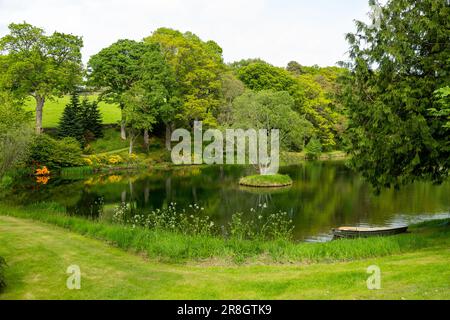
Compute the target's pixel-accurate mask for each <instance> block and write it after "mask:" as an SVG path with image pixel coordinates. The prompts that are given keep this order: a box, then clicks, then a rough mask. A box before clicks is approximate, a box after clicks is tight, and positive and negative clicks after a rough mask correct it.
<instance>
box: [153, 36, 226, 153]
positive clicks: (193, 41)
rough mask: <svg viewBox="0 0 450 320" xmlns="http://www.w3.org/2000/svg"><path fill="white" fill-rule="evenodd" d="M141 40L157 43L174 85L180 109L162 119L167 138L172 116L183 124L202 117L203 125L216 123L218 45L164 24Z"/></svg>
mask: <svg viewBox="0 0 450 320" xmlns="http://www.w3.org/2000/svg"><path fill="white" fill-rule="evenodd" d="M145 42H147V43H153V44H158V45H159V46H160V47H161V50H162V53H163V54H164V57H165V59H166V61H167V62H168V64H169V65H170V66H171V68H172V71H173V73H174V76H175V80H176V82H177V85H178V91H179V97H180V110H179V112H178V113H177V115H176V117H175V118H172V119H165V122H166V128H167V138H169V139H166V140H167V142H170V131H171V126H172V124H173V123H174V121H176V120H178V121H181V122H183V123H185V124H191V123H192V122H193V121H194V120H202V121H203V122H204V124H205V125H212V126H214V125H216V119H215V117H214V116H213V114H214V111H215V110H216V109H217V108H218V107H219V106H220V105H221V101H222V95H221V93H222V92H221V87H222V79H221V74H222V72H223V70H224V64H223V59H222V49H221V48H220V47H219V46H218V45H217V44H216V43H215V42H213V41H207V42H204V41H202V40H201V39H200V38H199V37H197V36H196V35H194V34H192V33H190V32H186V33H181V32H179V31H176V30H172V29H167V28H160V29H158V30H156V31H155V32H154V33H153V34H152V35H151V36H150V37H148V38H146V39H145ZM168 147H169V146H168Z"/></svg>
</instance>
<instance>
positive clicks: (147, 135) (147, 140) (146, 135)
mask: <svg viewBox="0 0 450 320" xmlns="http://www.w3.org/2000/svg"><path fill="white" fill-rule="evenodd" d="M144 144H145V148H147V151H148V146H149V145H150V136H149V134H148V129H145V130H144Z"/></svg>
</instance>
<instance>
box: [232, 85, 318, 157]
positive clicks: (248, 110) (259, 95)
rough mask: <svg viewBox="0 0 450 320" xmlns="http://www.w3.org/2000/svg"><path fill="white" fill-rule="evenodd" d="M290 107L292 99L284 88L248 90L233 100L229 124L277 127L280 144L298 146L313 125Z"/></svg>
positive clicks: (294, 147) (301, 146) (247, 126)
mask: <svg viewBox="0 0 450 320" xmlns="http://www.w3.org/2000/svg"><path fill="white" fill-rule="evenodd" d="M293 108H294V100H293V99H292V97H291V96H290V95H289V93H288V92H286V91H279V92H276V91H271V90H263V91H259V92H254V91H250V90H248V91H246V92H245V93H244V94H243V95H241V96H239V97H237V98H236V99H235V100H234V102H233V110H232V121H231V124H232V125H233V126H234V127H236V128H244V129H266V130H268V131H270V130H272V129H279V130H280V143H281V146H282V147H284V148H285V149H291V150H292V149H294V150H295V149H297V150H302V149H303V148H304V146H305V141H306V139H309V137H311V135H312V134H313V126H312V124H311V123H310V122H309V121H308V120H306V119H305V117H304V116H300V115H299V114H298V113H297V112H295V111H294V110H293Z"/></svg>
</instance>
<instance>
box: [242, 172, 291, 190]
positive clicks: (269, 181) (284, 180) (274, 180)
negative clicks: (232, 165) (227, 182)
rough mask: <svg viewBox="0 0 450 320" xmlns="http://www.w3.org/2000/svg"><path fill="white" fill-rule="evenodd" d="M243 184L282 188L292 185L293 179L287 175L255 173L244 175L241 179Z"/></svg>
mask: <svg viewBox="0 0 450 320" xmlns="http://www.w3.org/2000/svg"><path fill="white" fill-rule="evenodd" d="M239 184H240V185H241V186H247V187H257V188H280V187H286V186H290V185H292V179H291V178H290V177H289V176H287V175H282V174H275V175H254V176H248V177H243V178H241V180H240V181H239Z"/></svg>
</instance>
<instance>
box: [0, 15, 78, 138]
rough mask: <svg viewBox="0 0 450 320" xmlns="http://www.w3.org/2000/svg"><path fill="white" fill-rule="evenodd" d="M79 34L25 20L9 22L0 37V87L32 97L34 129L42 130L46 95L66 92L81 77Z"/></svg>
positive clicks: (16, 96) (19, 94)
mask: <svg viewBox="0 0 450 320" xmlns="http://www.w3.org/2000/svg"><path fill="white" fill-rule="evenodd" d="M82 46H83V41H82V39H81V38H80V37H77V36H74V35H71V34H64V33H60V32H54V33H53V34H52V35H49V36H47V35H45V33H44V30H42V29H40V28H37V27H34V26H32V25H30V24H28V23H25V22H24V23H19V24H15V23H12V24H10V25H9V34H8V35H6V36H4V37H3V38H1V39H0V52H1V55H0V87H1V89H3V90H8V91H10V92H12V93H13V94H14V96H15V98H22V99H24V98H26V97H28V96H30V95H31V96H33V97H34V99H35V100H36V133H38V134H40V133H41V132H42V112H43V108H44V103H45V101H46V100H47V99H49V98H51V97H53V96H55V95H62V94H64V93H68V92H69V91H71V90H72V88H73V87H74V86H75V85H77V84H79V83H80V82H81V81H82V77H81V76H82V63H81V51H80V50H81V48H82Z"/></svg>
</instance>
